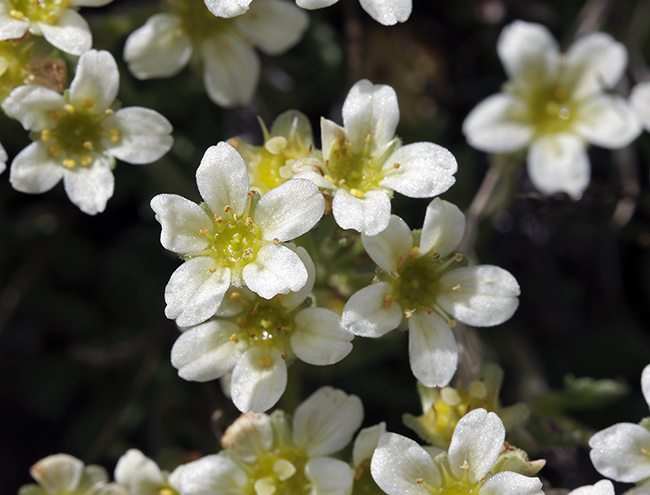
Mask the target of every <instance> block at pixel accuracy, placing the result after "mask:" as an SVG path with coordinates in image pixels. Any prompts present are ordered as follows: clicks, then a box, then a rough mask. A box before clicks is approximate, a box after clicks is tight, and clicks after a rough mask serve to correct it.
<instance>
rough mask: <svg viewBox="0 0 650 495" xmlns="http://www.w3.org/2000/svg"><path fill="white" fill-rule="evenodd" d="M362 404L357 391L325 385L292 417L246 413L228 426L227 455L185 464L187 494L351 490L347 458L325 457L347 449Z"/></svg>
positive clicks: (321, 494)
mask: <svg viewBox="0 0 650 495" xmlns="http://www.w3.org/2000/svg"><path fill="white" fill-rule="evenodd" d="M362 419H363V407H362V405H361V401H360V400H359V398H358V397H357V396H355V395H347V394H345V393H344V392H342V391H341V390H336V389H333V388H331V387H323V388H321V389H319V390H318V391H316V392H315V393H314V394H313V395H312V396H311V397H309V398H308V399H307V400H306V401H305V402H303V403H302V404H300V405H299V406H298V408H297V409H296V411H295V413H294V415H293V421H292V422H291V423H289V419H288V418H287V417H286V416H285V415H284V414H283V413H282V412H281V411H277V412H275V413H273V415H271V416H267V415H266V414H258V413H246V414H243V415H242V416H241V417H240V418H239V419H237V420H236V421H235V422H234V423H233V424H232V425H231V426H230V427H229V428H228V429H227V430H226V432H225V434H224V436H223V438H222V440H221V443H222V445H223V447H224V448H225V449H226V450H225V451H224V453H226V456H224V455H211V456H207V457H204V458H202V459H199V460H198V461H195V462H191V463H189V464H186V465H185V466H184V467H183V471H182V473H181V478H180V488H181V490H180V491H181V493H182V494H183V495H202V494H205V493H212V494H215V495H225V494H227V493H228V494H231V495H238V494H241V495H249V494H250V493H253V492H254V493H255V495H273V494H275V493H277V495H285V494H292V493H304V494H310V495H325V494H327V495H349V494H350V492H351V489H352V483H353V476H352V470H351V468H350V466H349V465H348V464H346V463H345V462H343V461H340V460H338V459H333V458H331V457H327V456H329V455H331V454H334V453H336V452H338V451H339V450H341V449H343V448H344V447H345V446H346V445H347V444H348V443H350V440H351V439H352V435H353V434H354V432H355V431H356V430H357V429H358V428H359V426H360V425H361V421H362Z"/></svg>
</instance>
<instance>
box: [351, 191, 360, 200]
mask: <svg viewBox="0 0 650 495" xmlns="http://www.w3.org/2000/svg"><path fill="white" fill-rule="evenodd" d="M350 194H352V196H354V197H355V198H359V199H361V198H363V191H361V190H359V189H350Z"/></svg>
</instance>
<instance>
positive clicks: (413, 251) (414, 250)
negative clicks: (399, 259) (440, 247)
mask: <svg viewBox="0 0 650 495" xmlns="http://www.w3.org/2000/svg"><path fill="white" fill-rule="evenodd" d="M418 254H420V248H419V247H417V246H414V247H412V248H411V249H409V252H408V255H409V258H415V257H416V256H417V255H418Z"/></svg>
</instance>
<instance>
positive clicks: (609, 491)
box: [567, 480, 614, 495]
mask: <svg viewBox="0 0 650 495" xmlns="http://www.w3.org/2000/svg"><path fill="white" fill-rule="evenodd" d="M567 495H614V485H612V482H611V481H609V480H600V481H599V482H598V483H596V484H594V485H586V486H581V487H579V488H576V489H575V490H571V491H570V492H569V493H568V494H567Z"/></svg>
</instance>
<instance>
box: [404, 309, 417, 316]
mask: <svg viewBox="0 0 650 495" xmlns="http://www.w3.org/2000/svg"><path fill="white" fill-rule="evenodd" d="M413 313H415V309H405V310H404V316H405V317H406V318H410V317H411V316H413Z"/></svg>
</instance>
